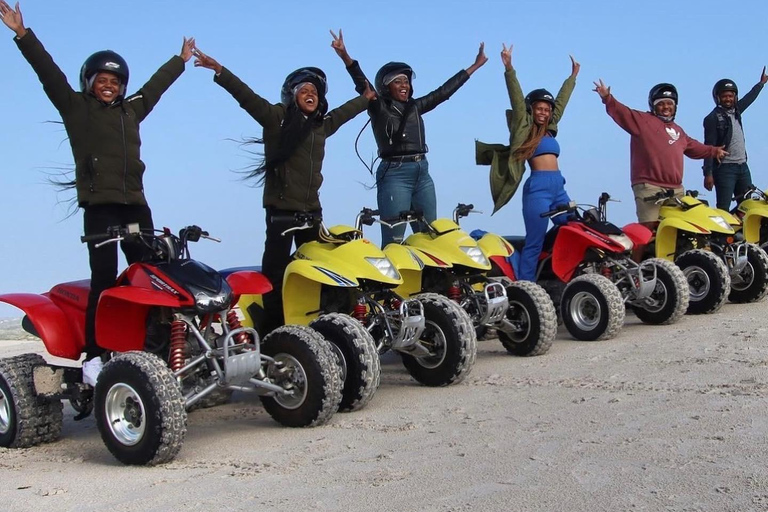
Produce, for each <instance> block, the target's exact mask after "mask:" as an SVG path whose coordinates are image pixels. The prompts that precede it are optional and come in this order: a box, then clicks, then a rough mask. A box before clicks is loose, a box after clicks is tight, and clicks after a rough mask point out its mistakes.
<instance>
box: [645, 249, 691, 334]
mask: <svg viewBox="0 0 768 512" xmlns="http://www.w3.org/2000/svg"><path fill="white" fill-rule="evenodd" d="M648 263H650V264H653V265H654V266H655V267H656V287H655V288H654V290H653V293H652V294H651V297H650V298H651V300H653V301H654V304H653V305H651V304H646V305H645V306H644V307H641V306H632V310H633V311H634V312H635V315H636V316H637V318H639V319H640V320H641V321H642V322H644V323H646V324H652V325H668V324H673V323H675V322H677V321H678V320H679V319H680V318H681V317H682V316H683V315H684V314H685V312H686V311H687V310H688V302H689V297H690V292H689V291H688V280H687V279H686V278H685V274H684V273H683V271H682V270H680V267H678V266H677V265H675V264H674V263H672V262H671V261H669V260H665V259H661V258H651V259H650V260H647V261H646V262H644V264H648Z"/></svg>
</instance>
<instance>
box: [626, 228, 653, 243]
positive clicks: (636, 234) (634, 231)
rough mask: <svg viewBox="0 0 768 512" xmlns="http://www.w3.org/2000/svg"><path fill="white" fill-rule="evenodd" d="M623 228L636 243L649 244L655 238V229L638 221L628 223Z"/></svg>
mask: <svg viewBox="0 0 768 512" xmlns="http://www.w3.org/2000/svg"><path fill="white" fill-rule="evenodd" d="M621 230H622V231H623V232H624V234H625V235H627V236H628V237H629V239H630V240H632V243H633V244H635V245H647V244H648V243H649V242H650V241H651V239H652V238H653V231H651V230H650V229H648V228H647V227H645V226H643V225H642V224H640V223H638V222H633V223H632V224H627V225H626V226H624V227H623V228H621Z"/></svg>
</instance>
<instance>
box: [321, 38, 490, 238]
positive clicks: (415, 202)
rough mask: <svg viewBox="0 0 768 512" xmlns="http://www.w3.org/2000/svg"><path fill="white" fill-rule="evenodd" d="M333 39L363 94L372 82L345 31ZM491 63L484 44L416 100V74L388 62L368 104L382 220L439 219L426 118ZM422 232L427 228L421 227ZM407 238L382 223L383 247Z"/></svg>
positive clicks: (402, 228) (400, 228)
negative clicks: (413, 214) (416, 215)
mask: <svg viewBox="0 0 768 512" xmlns="http://www.w3.org/2000/svg"><path fill="white" fill-rule="evenodd" d="M331 36H332V37H333V42H331V47H332V48H333V49H334V50H335V51H336V54H337V55H338V56H339V57H341V60H342V61H344V64H345V65H346V67H347V72H348V73H349V74H350V76H351V77H352V80H353V81H354V83H355V89H356V90H358V91H362V90H364V89H365V87H366V84H367V83H368V80H367V78H366V77H365V74H364V73H363V71H362V70H361V69H360V65H359V64H358V62H357V61H356V60H353V59H352V57H350V56H349V53H347V48H346V46H345V45H344V36H343V34H342V32H341V30H339V35H338V36H336V34H335V33H333V31H331ZM487 61H488V57H486V56H485V51H484V45H483V43H480V50H479V51H478V52H477V57H475V62H474V63H473V64H472V65H471V66H469V67H468V68H467V69H465V70H464V69H462V70H461V71H459V72H458V73H456V74H455V75H453V76H452V77H451V78H450V79H448V81H447V82H445V83H444V84H443V85H441V86H440V87H439V88H437V89H436V90H434V91H432V92H430V93H429V94H427V95H426V96H422V97H420V98H415V99H414V98H413V88H412V87H411V82H412V80H413V77H414V73H413V70H412V69H411V67H410V66H409V65H408V64H405V63H404V62H389V63H387V64H384V66H382V68H381V69H379V71H378V73H376V78H375V80H374V86H375V88H376V93H377V97H376V98H375V99H373V100H370V101H369V102H368V115H369V116H370V118H371V126H372V128H373V136H374V138H375V139H376V145H377V146H378V151H379V157H380V158H381V163H380V164H379V167H378V169H377V171H376V186H377V188H378V190H377V194H376V198H377V202H378V208H379V214H380V216H381V218H382V219H388V218H394V217H397V215H399V214H400V212H402V211H405V210H420V211H421V212H422V213H423V214H424V220H425V221H426V222H432V221H433V220H435V219H436V218H437V198H436V195H435V184H434V182H433V181H432V177H431V176H430V175H429V164H428V163H427V155H426V153H427V143H426V139H425V137H424V120H423V119H422V117H421V116H422V114H426V113H427V112H429V111H430V110H432V109H434V108H435V107H437V106H438V105H440V104H441V103H443V102H444V101H446V100H447V99H448V98H450V97H451V96H452V95H453V93H455V92H456V91H457V90H458V89H459V87H461V86H462V85H464V84H465V83H466V82H467V80H469V77H470V75H472V73H474V72H475V71H477V69H478V68H480V67H481V66H482V65H483V64H485V63H486V62H487ZM419 229H421V230H423V229H425V227H424V226H419ZM404 235H405V226H404V225H401V226H397V227H395V228H394V229H390V228H389V227H387V226H383V225H382V227H381V246H382V247H385V246H386V245H387V244H389V243H391V242H393V241H398V242H399V241H401V240H402V239H403V236H404Z"/></svg>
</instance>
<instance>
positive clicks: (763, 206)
mask: <svg viewBox="0 0 768 512" xmlns="http://www.w3.org/2000/svg"><path fill="white" fill-rule="evenodd" d="M734 199H735V200H736V203H737V204H736V208H734V209H733V210H731V212H730V213H731V214H732V215H733V216H734V217H736V218H738V219H740V221H741V225H742V232H743V233H744V241H746V242H747V243H750V244H756V245H759V246H760V247H761V248H762V249H763V250H765V251H768V194H766V193H765V191H763V190H760V189H759V188H757V187H756V186H754V185H750V187H749V188H748V189H747V191H746V192H744V193H743V194H742V195H741V196H738V197H735V198H734Z"/></svg>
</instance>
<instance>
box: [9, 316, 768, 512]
mask: <svg viewBox="0 0 768 512" xmlns="http://www.w3.org/2000/svg"><path fill="white" fill-rule="evenodd" d="M766 313H768V303H761V304H752V305H730V304H728V305H726V306H725V307H724V308H723V310H721V312H720V313H719V314H716V315H710V316H703V317H702V316H700V317H685V318H684V319H683V320H681V321H680V322H679V323H677V324H676V325H673V326H664V327H651V326H645V325H642V324H640V323H639V321H638V320H637V319H635V318H634V317H628V319H627V325H626V326H625V328H624V330H623V331H622V333H621V334H620V335H619V336H618V337H617V338H616V339H614V340H611V341H607V342H597V343H584V342H576V341H572V340H570V339H568V337H567V333H566V332H565V331H564V330H562V329H561V331H560V333H559V335H558V340H557V341H556V342H555V344H554V345H553V347H552V349H551V350H550V352H549V353H548V354H546V355H544V356H540V357H535V358H525V359H524V358H515V357H511V356H508V355H506V353H505V352H504V351H503V349H502V347H501V345H500V344H499V343H498V342H497V341H496V340H489V341H483V342H480V343H479V345H478V347H479V350H478V358H477V363H476V365H475V367H474V369H473V371H472V373H471V374H470V375H469V377H468V378H467V379H466V380H465V381H464V382H463V383H461V384H459V385H456V386H451V387H448V388H439V389H431V388H426V387H422V386H420V385H418V384H416V383H415V382H414V381H412V380H411V379H410V377H409V376H408V374H407V373H406V372H405V370H404V368H403V367H402V365H401V363H400V361H399V358H397V357H396V356H393V355H387V356H385V357H384V359H383V363H384V364H383V372H382V385H381V388H380V389H379V391H378V393H377V395H376V397H375V398H374V399H373V401H372V402H371V404H370V405H369V406H368V407H367V408H365V409H364V410H362V411H359V412H356V413H350V414H337V415H336V416H334V418H333V419H332V420H331V422H330V423H329V424H328V425H326V426H323V427H319V428H314V429H288V428H283V427H281V426H279V425H277V424H276V423H275V422H274V421H272V420H271V418H270V417H269V416H268V415H267V414H266V413H265V412H264V410H263V409H262V408H261V406H260V403H259V401H258V399H257V398H256V397H255V396H252V395H245V394H243V395H236V396H235V401H234V402H233V403H231V404H229V405H226V406H222V407H218V408H213V409H208V410H203V411H196V412H194V413H192V414H191V415H190V418H189V429H188V433H187V438H186V441H185V444H184V447H183V448H182V450H181V453H180V454H179V456H178V458H177V459H176V460H175V461H173V462H171V463H169V464H166V465H164V466H160V467H153V468H146V467H125V466H122V465H120V464H119V463H118V462H116V461H115V460H114V459H113V458H112V457H111V455H110V454H109V452H108V451H107V450H106V448H105V447H104V446H103V445H102V442H101V439H100V437H99V433H98V431H97V429H96V425H95V422H94V420H93V418H88V419H86V420H84V421H81V422H79V423H75V422H74V421H73V415H74V413H73V411H72V409H71V408H69V406H68V405H67V406H65V418H64V431H63V435H62V439H61V440H60V441H58V442H56V443H53V444H49V445H45V446H39V447H35V448H31V449H25V450H7V449H0V475H2V485H0V504H2V505H1V507H2V509H3V510H8V511H27V510H29V511H39V510H74V511H78V512H86V511H91V510H93V511H96V510H99V511H101V510H109V509H112V510H126V511H132V510H136V511H156V510H157V511H159V510H163V511H165V510H185V511H190V510H212V509H223V510H227V509H229V510H249V511H272V510H281V511H282V510H291V511H295V510H352V509H359V510H366V511H367V510H397V511H411V510H428V511H470V510H482V511H484V512H485V511H496V510H498V511H515V510H520V511H555V510H557V511H587V510H590V511H602V510H606V511H608V510H610V511H617V510H653V511H657V510H661V511H693V510H707V511H753V510H754V511H758V510H760V511H764V510H768V466H766V460H768V444H767V443H766V434H767V433H768V407H766V406H767V405H768V403H767V402H766V396H767V395H768V321H766V316H768V315H766ZM0 347H2V348H0V354H2V355H13V354H18V353H23V352H30V351H35V350H37V349H39V345H37V344H35V343H34V342H18V341H16V342H5V343H2V344H0Z"/></svg>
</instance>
